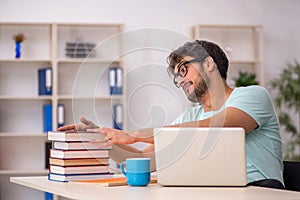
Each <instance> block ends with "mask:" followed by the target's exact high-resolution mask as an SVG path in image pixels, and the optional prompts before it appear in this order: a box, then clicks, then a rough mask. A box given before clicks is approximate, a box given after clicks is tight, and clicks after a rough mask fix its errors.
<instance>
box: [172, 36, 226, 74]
mask: <svg viewBox="0 0 300 200" xmlns="http://www.w3.org/2000/svg"><path fill="white" fill-rule="evenodd" d="M185 56H191V57H194V58H198V59H200V60H203V61H204V60H205V58H207V57H208V56H211V57H212V58H213V60H214V62H215V63H216V65H217V68H218V70H219V72H220V75H221V77H222V78H223V79H224V80H226V79H227V71H228V65H229V61H228V58H227V56H226V54H225V53H224V51H223V50H222V49H221V48H220V47H219V46H218V45H217V44H215V43H213V42H209V41H205V40H195V41H194V42H186V43H185V44H184V45H183V46H181V47H179V48H178V49H176V50H175V51H173V52H172V53H171V54H170V55H169V56H168V58H167V59H168V63H169V67H168V72H169V73H171V74H174V69H175V66H176V65H177V64H178V63H179V62H180V61H181V60H182V59H183V57H185Z"/></svg>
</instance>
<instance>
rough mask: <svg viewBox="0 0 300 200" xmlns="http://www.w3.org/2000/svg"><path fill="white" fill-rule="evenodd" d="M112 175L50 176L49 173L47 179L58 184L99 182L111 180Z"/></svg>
mask: <svg viewBox="0 0 300 200" xmlns="http://www.w3.org/2000/svg"><path fill="white" fill-rule="evenodd" d="M113 177H114V175H113V173H100V174H84V175H82V174H52V173H49V175H48V179H49V180H52V181H59V182H69V181H79V180H101V179H108V178H113Z"/></svg>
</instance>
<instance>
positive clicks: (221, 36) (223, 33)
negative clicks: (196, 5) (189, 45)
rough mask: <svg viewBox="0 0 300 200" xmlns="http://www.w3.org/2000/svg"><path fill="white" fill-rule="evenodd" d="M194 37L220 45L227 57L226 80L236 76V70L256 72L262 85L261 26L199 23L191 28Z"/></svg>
mask: <svg viewBox="0 0 300 200" xmlns="http://www.w3.org/2000/svg"><path fill="white" fill-rule="evenodd" d="M191 35H192V38H194V39H200V40H209V41H212V42H215V43H216V44H218V45H220V47H221V48H222V49H223V50H224V51H225V53H226V54H227V56H228V58H229V62H230V66H229V71H228V82H229V83H232V82H233V79H235V78H237V77H238V72H239V71H243V72H249V73H254V74H256V78H257V80H258V81H259V84H260V85H262V86H264V84H265V83H264V82H265V80H264V58H263V27H262V26H259V25H212V24H199V25H195V26H193V27H192V29H191Z"/></svg>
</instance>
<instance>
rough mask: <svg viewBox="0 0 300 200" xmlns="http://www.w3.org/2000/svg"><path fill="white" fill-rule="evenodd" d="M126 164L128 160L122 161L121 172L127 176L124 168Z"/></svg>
mask: <svg viewBox="0 0 300 200" xmlns="http://www.w3.org/2000/svg"><path fill="white" fill-rule="evenodd" d="M125 164H126V162H122V163H121V165H120V169H121V172H122V174H124V176H126V172H125V170H124V165H125Z"/></svg>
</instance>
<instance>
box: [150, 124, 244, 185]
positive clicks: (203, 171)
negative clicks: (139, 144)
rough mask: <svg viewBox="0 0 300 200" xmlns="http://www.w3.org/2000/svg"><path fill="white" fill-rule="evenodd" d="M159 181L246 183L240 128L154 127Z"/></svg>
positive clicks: (204, 183) (242, 130)
mask: <svg viewBox="0 0 300 200" xmlns="http://www.w3.org/2000/svg"><path fill="white" fill-rule="evenodd" d="M154 145H155V156H156V170H157V180H158V183H160V184H161V185H164V186H245V185H246V184H247V178H246V148H245V131H244V129H243V128H156V129H155V130H154Z"/></svg>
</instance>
